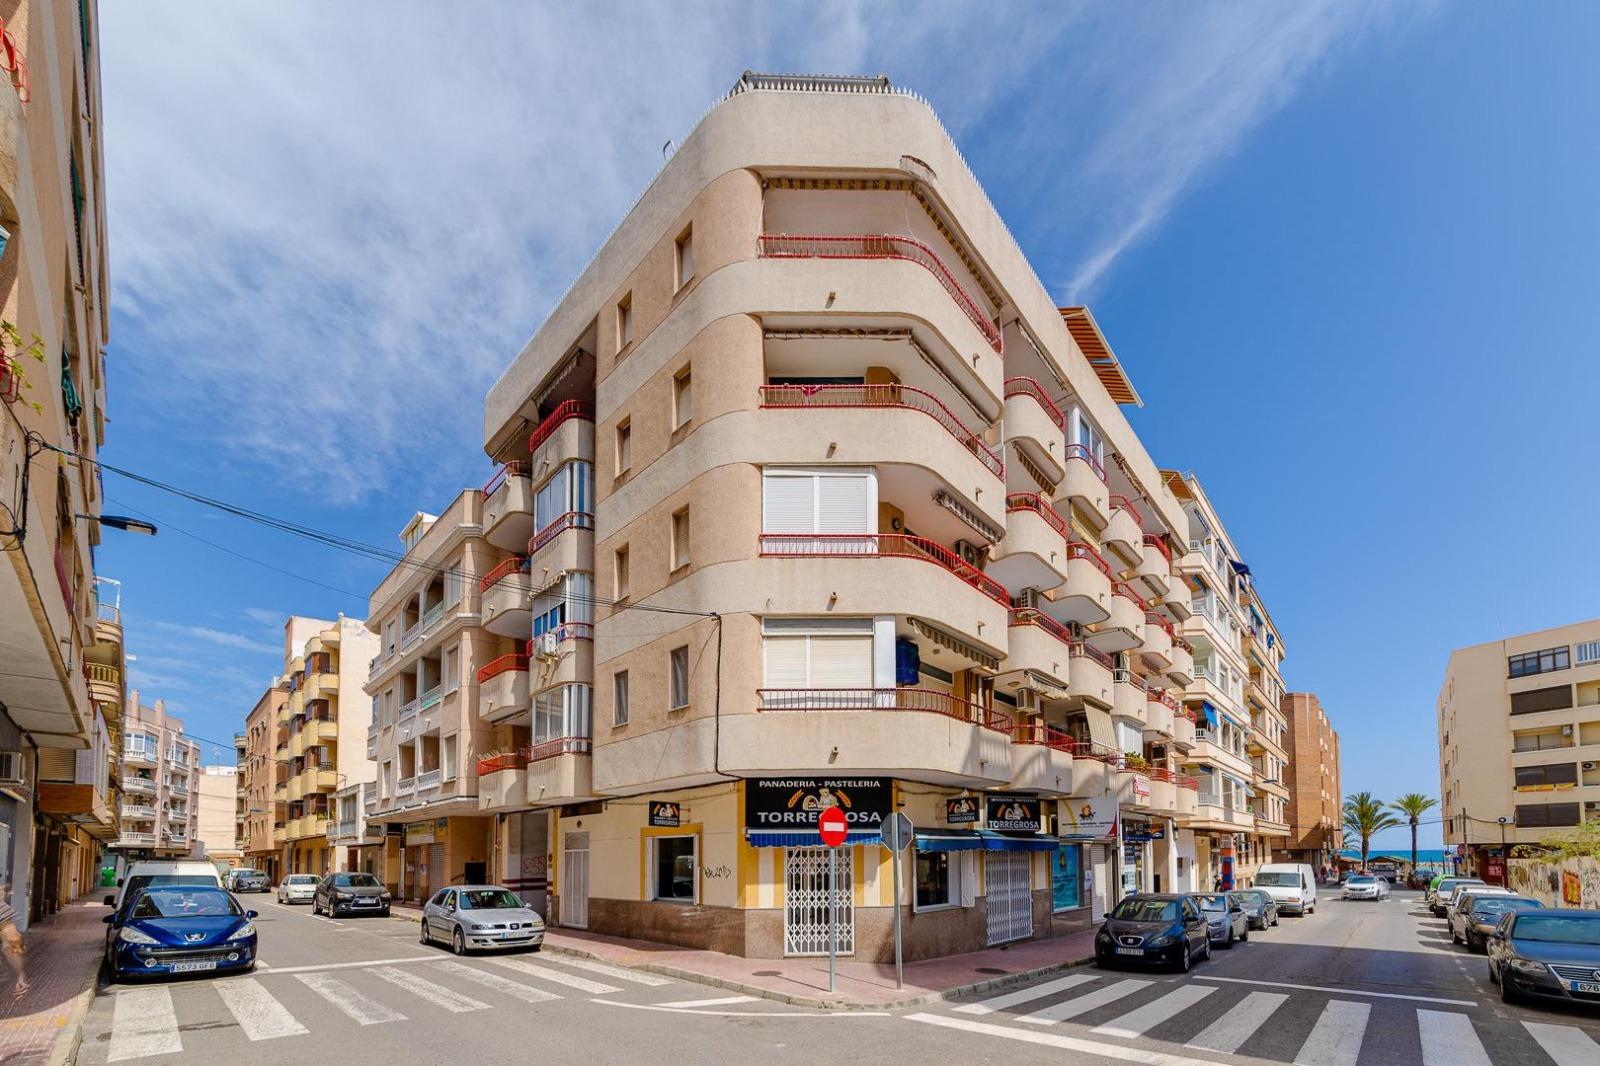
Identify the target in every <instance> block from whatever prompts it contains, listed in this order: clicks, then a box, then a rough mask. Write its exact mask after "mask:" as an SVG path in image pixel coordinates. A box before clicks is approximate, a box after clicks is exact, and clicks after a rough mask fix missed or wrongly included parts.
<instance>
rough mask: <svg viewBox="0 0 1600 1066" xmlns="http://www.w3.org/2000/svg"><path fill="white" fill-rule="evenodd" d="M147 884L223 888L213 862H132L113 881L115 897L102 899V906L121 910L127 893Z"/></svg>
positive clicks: (220, 876)
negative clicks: (118, 877) (115, 888)
mask: <svg viewBox="0 0 1600 1066" xmlns="http://www.w3.org/2000/svg"><path fill="white" fill-rule="evenodd" d="M148 885H215V886H217V887H218V888H222V887H224V886H223V884H222V875H220V874H218V873H217V867H216V864H215V863H210V862H195V861H189V862H183V861H173V862H136V863H132V864H131V865H129V867H128V869H127V872H126V873H124V874H123V875H122V880H120V881H118V882H117V894H116V895H115V896H107V897H106V906H108V907H110V906H114V907H116V908H117V909H118V910H121V909H122V901H123V900H124V899H127V898H128V893H129V892H130V891H134V890H137V889H141V888H145V887H146V886H148Z"/></svg>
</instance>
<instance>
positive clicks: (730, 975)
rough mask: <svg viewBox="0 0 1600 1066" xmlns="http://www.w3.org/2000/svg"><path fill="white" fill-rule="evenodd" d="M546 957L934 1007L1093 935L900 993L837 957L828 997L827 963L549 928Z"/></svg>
mask: <svg viewBox="0 0 1600 1066" xmlns="http://www.w3.org/2000/svg"><path fill="white" fill-rule="evenodd" d="M393 912H394V914H395V915H396V916H404V917H408V918H411V919H412V920H417V919H418V917H419V916H420V914H421V910H420V908H417V907H415V906H412V905H408V904H399V903H397V904H395V905H394V908H393ZM544 944H545V950H546V951H553V952H558V953H561V954H567V955H581V956H584V957H585V958H590V959H596V960H599V961H601V962H609V963H613V964H615V965H617V966H626V967H629V968H631V969H635V970H646V971H649V972H652V973H659V974H663V975H665V976H668V977H678V978H682V979H684V980H690V981H699V982H701V983H703V984H707V985H711V986H713V987H715V988H726V989H728V990H730V991H734V992H741V993H744V994H746V995H752V996H762V997H764V998H766V999H774V1000H778V1001H780V1002H784V1003H793V1004H796V1005H799V1006H807V1007H851V1008H869V1009H876V1010H882V1009H887V1008H898V1007H913V1006H922V1005H926V1004H929V1003H933V1002H935V1001H937V1000H940V999H944V998H946V997H949V996H955V995H961V994H964V993H968V992H983V991H987V990H989V989H993V988H999V987H1001V986H1003V985H1008V984H1014V983H1016V982H1018V981H1021V980H1023V979H1025V978H1026V977H1029V976H1032V975H1036V974H1040V973H1048V972H1050V971H1053V970H1062V969H1066V968H1068V967H1072V966H1082V965H1084V964H1086V963H1090V962H1093V961H1094V932H1093V930H1089V931H1085V932H1082V933H1073V934H1071V935H1070V936H1061V937H1056V938H1054V939H1051V940H1024V941H1021V942H1020V943H1016V944H1011V945H1008V946H1006V947H998V948H989V949H987V950H985V951H974V952H971V953H969V954H966V955H951V956H948V957H946V958H942V959H924V960H922V961H920V962H908V963H906V964H905V967H904V969H905V987H904V988H896V987H895V986H894V963H892V962H890V963H882V964H881V963H871V962H857V961H856V960H855V959H850V958H841V959H840V960H839V968H838V978H839V979H838V983H837V988H838V991H837V992H834V993H829V991H828V960H827V958H826V957H824V958H820V959H815V958H804V959H746V958H742V957H740V956H738V955H723V954H720V953H718V952H715V951H698V950H695V949H693V948H680V947H674V946H672V945H670V944H657V943H653V942H651V941H647V940H628V939H625V938H623V937H613V936H601V935H599V934H597V933H586V932H584V931H583V930H581V929H549V930H546V932H545V935H544Z"/></svg>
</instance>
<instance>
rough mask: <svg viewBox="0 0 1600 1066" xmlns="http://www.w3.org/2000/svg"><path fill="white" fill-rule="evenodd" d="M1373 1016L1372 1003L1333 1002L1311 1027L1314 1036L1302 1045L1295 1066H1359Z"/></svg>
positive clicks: (1331, 1001)
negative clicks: (1357, 1061)
mask: <svg viewBox="0 0 1600 1066" xmlns="http://www.w3.org/2000/svg"><path fill="white" fill-rule="evenodd" d="M1371 1013H1372V1004H1370V1003H1350V1002H1347V1001H1345V1000H1341V999H1335V1000H1330V1001H1329V1002H1328V1005H1327V1006H1326V1007H1323V1008H1322V1014H1321V1016H1320V1017H1318V1018H1317V1024H1316V1025H1314V1026H1312V1027H1311V1035H1310V1036H1308V1037H1306V1042H1305V1043H1304V1044H1301V1045H1300V1054H1298V1055H1296V1056H1295V1057H1294V1066H1356V1059H1357V1058H1359V1057H1360V1056H1361V1041H1362V1040H1364V1039H1365V1038H1366V1035H1367V1015H1369V1014H1371Z"/></svg>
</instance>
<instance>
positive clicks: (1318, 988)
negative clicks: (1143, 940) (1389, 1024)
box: [1194, 973, 1478, 1007]
mask: <svg viewBox="0 0 1600 1066" xmlns="http://www.w3.org/2000/svg"><path fill="white" fill-rule="evenodd" d="M1194 979H1195V980H1196V981H1226V982H1227V983H1228V984H1230V985H1260V986H1262V987H1263V988H1298V989H1300V990H1302V991H1305V992H1332V993H1333V994H1334V995H1336V996H1372V997H1375V998H1377V999H1408V1000H1411V1001H1412V1002H1414V1003H1442V1004H1444V1005H1445V1006H1447V1007H1476V1006H1477V1005H1478V1004H1477V1002H1476V1001H1475V1000H1470V999H1440V998H1439V997H1438V996H1408V995H1402V994H1401V993H1399V992H1363V991H1361V990H1360V989H1359V988H1329V987H1327V986H1326V985H1297V984H1292V983H1290V982H1288V981H1252V980H1249V979H1248V978H1244V977H1212V976H1211V975H1210V974H1198V973H1197V974H1195V975H1194Z"/></svg>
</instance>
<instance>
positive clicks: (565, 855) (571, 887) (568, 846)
mask: <svg viewBox="0 0 1600 1066" xmlns="http://www.w3.org/2000/svg"><path fill="white" fill-rule="evenodd" d="M560 917H561V924H562V925H565V926H569V927H571V928H573V929H587V928H588V927H589V834H588V833H568V834H567V839H566V843H565V844H564V845H563V847H562V849H561V914H560Z"/></svg>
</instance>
